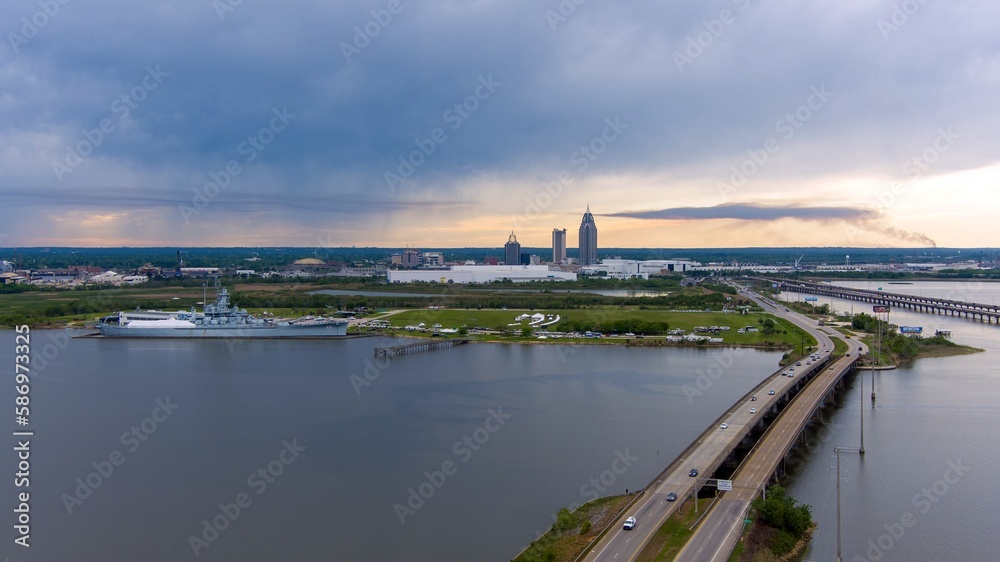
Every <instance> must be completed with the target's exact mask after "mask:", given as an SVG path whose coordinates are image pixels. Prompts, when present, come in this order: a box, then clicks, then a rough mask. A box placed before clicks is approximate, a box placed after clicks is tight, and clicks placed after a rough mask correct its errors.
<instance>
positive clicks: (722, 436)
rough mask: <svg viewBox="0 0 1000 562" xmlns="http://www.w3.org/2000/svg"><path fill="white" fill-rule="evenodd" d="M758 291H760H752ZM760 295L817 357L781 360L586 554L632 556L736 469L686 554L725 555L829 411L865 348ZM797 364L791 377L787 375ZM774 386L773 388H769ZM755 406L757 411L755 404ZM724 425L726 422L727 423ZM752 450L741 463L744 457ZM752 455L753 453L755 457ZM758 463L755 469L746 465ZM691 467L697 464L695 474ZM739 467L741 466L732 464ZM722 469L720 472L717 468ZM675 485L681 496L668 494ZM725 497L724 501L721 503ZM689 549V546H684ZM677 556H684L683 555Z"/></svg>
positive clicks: (614, 557) (592, 556)
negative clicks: (809, 342) (842, 346)
mask: <svg viewBox="0 0 1000 562" xmlns="http://www.w3.org/2000/svg"><path fill="white" fill-rule="evenodd" d="M751 296H752V297H754V298H755V299H758V297H757V296H756V295H751ZM758 302H759V303H760V304H761V306H763V307H764V308H765V310H767V309H768V308H770V309H772V310H773V313H774V314H776V315H778V316H780V317H782V318H786V319H788V320H790V321H792V322H794V323H796V324H797V325H799V326H800V327H802V328H803V329H804V330H806V331H807V332H809V333H810V334H812V335H813V336H814V337H816V340H817V342H818V344H819V348H820V349H821V350H822V349H823V348H826V349H827V350H828V351H827V352H825V353H824V352H823V351H820V352H819V353H820V358H819V360H818V361H809V364H806V363H807V360H806V359H803V360H802V362H801V363H802V365H794V366H790V367H786V368H783V369H781V370H779V371H777V372H775V373H774V374H772V375H771V376H770V377H768V378H767V379H766V380H764V381H763V382H761V383H760V384H759V385H757V386H756V387H755V388H754V389H753V390H751V391H750V392H748V393H747V394H746V395H745V396H743V397H742V398H741V399H740V400H738V401H737V402H736V404H734V405H733V407H732V408H730V409H729V410H728V411H727V412H725V413H724V414H723V415H722V416H720V417H719V418H718V419H717V420H716V421H715V422H714V423H713V424H712V425H711V426H710V427H708V428H707V429H706V430H705V431H704V432H703V433H702V434H701V435H700V436H699V437H698V438H697V439H696V440H695V441H694V442H693V443H692V444H691V445H690V446H689V447H688V448H687V449H685V450H684V451H683V452H682V453H681V454H680V455H679V456H678V458H677V459H675V460H674V462H672V463H671V464H670V465H669V466H668V467H667V468H666V470H664V471H663V472H662V473H661V474H660V475H659V476H657V477H656V479H655V480H654V481H653V482H651V483H650V484H649V486H647V487H646V489H645V490H643V492H642V497H641V498H640V499H639V500H637V501H636V503H635V504H634V505H633V506H632V507H631V508H630V509H629V510H627V512H625V513H623V514H622V516H621V518H620V519H621V520H620V521H616V522H615V523H613V524H612V526H611V527H610V528H609V529H608V531H607V533H606V534H604V535H603V536H601V537H600V538H599V539H598V540H597V541H595V544H592V545H591V547H590V548H589V549H588V551H587V553H586V554H585V555H584V556H582V557H581V558H582V559H583V560H586V561H598V560H614V561H615V562H618V561H632V560H636V559H637V558H638V557H639V554H640V553H641V552H642V549H643V548H644V546H645V545H646V544H647V543H648V542H649V540H650V539H651V538H652V536H653V535H654V534H655V532H656V531H657V530H658V529H659V528H660V526H661V525H663V523H664V522H665V521H666V519H667V518H668V517H669V516H670V515H671V514H672V513H674V511H676V509H677V508H678V507H679V505H680V504H682V503H683V502H684V501H688V498H693V496H694V494H696V493H697V492H698V491H699V490H700V489H701V488H703V487H705V486H706V484H708V483H710V482H717V479H716V478H713V477H714V476H722V475H726V474H733V475H732V476H731V477H730V478H731V479H732V481H733V491H731V492H724V493H723V495H722V497H721V499H720V501H719V502H717V504H716V507H713V508H712V510H711V511H710V512H709V513H708V514H707V515H706V518H705V519H704V520H703V521H702V522H701V523H700V524H699V526H698V529H697V531H696V533H695V535H694V536H693V537H692V538H691V541H689V543H688V546H687V547H685V551H682V553H681V555H683V556H685V558H683V559H687V560H697V561H699V562H701V561H704V560H725V559H726V558H727V557H728V555H729V551H730V548H731V546H732V544H734V542H733V540H732V537H735V538H736V539H738V538H739V531H740V530H741V528H734V521H738V522H742V521H743V516H744V514H745V513H746V511H747V510H748V509H749V506H750V501H751V500H752V499H753V498H754V497H755V496H756V495H757V494H759V493H760V492H761V490H763V488H764V487H765V486H766V485H767V484H768V483H769V482H770V481H771V480H772V479H773V478H777V477H779V476H780V475H781V474H783V472H784V462H785V458H786V456H787V455H788V453H789V451H790V450H791V449H792V448H793V446H794V445H795V443H796V442H797V441H799V440H801V439H802V438H803V436H804V435H805V433H804V432H805V429H806V427H807V426H808V424H809V423H810V422H811V421H812V420H813V419H817V418H821V417H822V415H823V410H822V407H823V405H824V404H827V403H829V402H831V401H832V399H833V398H834V395H835V394H834V393H835V391H836V390H837V388H838V387H839V386H843V384H844V383H843V379H844V376H845V375H846V374H848V373H850V372H852V371H853V370H854V368H855V366H856V365H857V361H858V359H859V357H858V353H859V351H861V350H862V349H863V346H861V347H859V346H858V344H856V343H853V342H848V346H849V350H848V352H847V353H846V355H845V356H843V357H839V358H834V357H833V354H832V350H833V347H834V346H833V341H832V339H831V336H833V337H837V338H840V335H839V334H834V333H831V332H827V331H825V329H822V328H819V327H817V326H816V325H815V323H814V322H811V321H810V320H809V319H807V318H805V317H804V316H801V315H799V314H797V313H795V312H790V311H784V309H783V307H780V308H779V307H777V306H776V305H773V304H769V303H767V302H764V301H762V300H758ZM791 369H794V371H793V375H794V376H792V377H787V376H785V375H784V373H785V372H787V371H789V370H791ZM771 391H774V394H771ZM751 408H753V409H754V411H753V412H751V411H750V409H751ZM723 423H725V424H726V427H725V428H723V427H722V424H723ZM747 451H750V453H749V455H750V456H747V457H746V458H745V459H744V460H743V462H742V463H740V462H739V459H740V458H742V457H743V455H745V454H746V453H747ZM751 457H752V458H751ZM747 467H752V470H749V471H748V470H747ZM691 469H698V474H697V475H696V476H690V475H689V471H690V470H691ZM734 470H735V472H734ZM716 473H718V474H716ZM670 493H674V494H676V496H677V501H671V500H669V499H668V498H667V496H668V494H670ZM720 505H724V508H722V509H720V508H719V507H718V506H720ZM627 516H635V517H636V518H637V520H638V525H637V526H636V527H635V529H633V530H631V531H626V530H623V529H622V522H623V520H624V518H625V517H627ZM685 552H686V553H685ZM677 560H682V558H681V557H680V555H679V557H678V558H677Z"/></svg>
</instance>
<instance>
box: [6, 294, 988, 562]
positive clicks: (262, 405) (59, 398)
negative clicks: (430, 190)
mask: <svg viewBox="0 0 1000 562" xmlns="http://www.w3.org/2000/svg"><path fill="white" fill-rule="evenodd" d="M892 287H893V290H900V289H902V288H907V287H909V288H910V289H912V290H918V289H919V287H916V286H907V285H893V286H892ZM886 290H888V289H886ZM926 290H932V291H933V290H945V291H957V290H959V288H957V286H954V285H952V286H947V287H943V288H934V287H932V288H928V289H926ZM961 290H969V291H970V292H972V291H978V293H976V294H978V295H979V297H978V299H979V300H980V301H981V302H989V301H988V300H985V299H987V298H992V297H993V296H1000V291H998V292H996V293H994V292H993V291H994V290H993V286H986V287H980V288H975V287H973V286H971V285H970V286H968V287H967V288H963V289H961ZM900 292H902V291H901V290H900ZM821 302H829V299H824V300H823V301H821ZM833 304H834V306H835V307H837V308H838V309H841V310H849V309H850V307H851V306H852V303H851V302H850V301H836V300H835V301H834V303H833ZM854 306H856V307H858V310H861V309H862V308H863V307H865V306H867V305H864V304H862V303H854ZM891 319H892V321H893V322H894V323H902V324H905V325H922V326H924V329H925V331H931V332H933V330H934V329H950V330H952V332H953V334H954V336H953V339H955V340H956V341H959V342H961V343H968V344H970V345H974V346H977V347H981V348H984V349H987V350H988V351H987V352H986V353H982V354H978V355H973V356H963V357H953V358H944V359H925V360H920V361H918V362H916V363H915V364H914V365H913V366H911V367H907V368H905V369H900V370H896V371H886V372H880V373H878V374H876V376H875V382H876V388H877V390H878V397H879V398H878V403H877V407H876V408H875V409H874V410H872V409H871V406H870V402H869V400H868V394H869V393H870V389H869V388H868V387H869V386H870V375H869V374H867V373H866V374H865V387H866V389H865V397H864V400H863V401H862V400H861V396H860V394H859V392H858V388H857V387H856V386H855V387H854V391H852V392H850V394H849V395H848V397H847V398H846V399H845V401H844V404H843V405H842V407H841V408H840V409H839V410H837V411H835V412H834V413H833V415H832V416H830V418H829V419H828V424H827V425H826V426H825V427H824V428H823V431H822V432H821V433H820V437H821V439H819V440H818V444H816V445H815V446H814V447H812V448H811V449H810V450H809V451H808V452H803V453H799V454H797V456H796V457H794V458H793V459H792V461H793V462H791V463H790V464H792V465H794V466H795V467H796V468H795V469H793V477H792V478H791V479H790V480H789V487H790V489H791V492H792V494H793V495H794V496H795V497H797V498H798V499H800V500H801V501H804V502H806V503H809V504H811V505H813V506H814V507H813V513H814V516H815V518H816V519H817V521H819V523H820V528H819V530H818V532H817V534H816V536H815V538H814V542H813V546H812V550H811V552H810V554H809V559H811V560H830V559H832V558H833V556H834V553H835V551H836V546H835V545H836V543H835V541H836V535H835V530H836V519H835V513H836V507H835V506H836V503H835V501H836V497H835V494H834V491H835V480H834V471H835V457H834V455H833V447H835V446H847V447H851V446H856V445H857V441H858V414H859V413H860V411H861V410H860V407H863V408H864V413H865V416H866V419H865V446H866V449H867V454H866V455H865V457H864V460H863V461H860V460H859V458H858V457H857V456H856V455H852V454H845V455H844V456H843V459H842V461H843V465H842V471H843V511H844V529H843V545H844V546H843V551H844V554H845V560H856V559H855V558H854V556H859V557H860V558H859V559H860V560H867V559H868V558H869V557H868V551H869V549H870V543H869V542H868V541H869V540H871V541H873V542H872V543H871V544H875V545H876V548H878V550H877V551H876V550H871V551H870V552H871V554H872V559H875V557H876V556H877V557H880V558H881V560H901V561H913V560H993V559H995V553H996V552H998V551H1000V539H998V538H997V534H996V533H994V532H992V525H991V523H992V520H993V514H994V511H995V510H994V509H993V504H992V502H991V501H990V499H991V498H992V497H994V496H996V495H997V490H998V485H997V484H996V483H995V482H994V479H993V475H992V469H993V467H996V466H998V465H1000V454H998V452H997V450H996V447H995V444H996V442H997V441H996V438H995V435H994V434H995V429H994V428H995V427H997V425H998V424H1000V384H998V382H1000V381H998V378H1000V374H998V373H997V372H996V369H995V367H994V365H995V363H996V358H997V354H998V353H1000V327H997V326H996V325H993V326H987V325H984V324H979V323H976V322H971V321H967V320H963V319H958V318H950V317H943V316H930V315H921V314H917V313H910V312H907V311H896V310H894V311H893V312H892V318H891ZM64 334H65V332H62V331H56V332H44V331H35V332H33V335H34V340H33V342H32V343H33V348H34V350H35V359H34V368H35V371H36V374H35V375H34V378H33V383H32V394H31V397H32V418H31V420H32V421H31V426H30V427H31V428H32V429H34V430H35V432H36V435H35V436H34V438H33V439H32V457H31V460H32V467H31V473H32V474H31V479H32V486H31V492H32V499H31V509H32V535H31V540H32V548H31V549H30V551H26V550H25V549H21V548H20V547H14V546H12V541H13V537H14V534H13V532H12V530H11V527H10V526H11V524H12V523H11V522H12V515H13V514H12V511H11V510H12V509H13V506H14V493H15V491H14V488H13V485H12V481H13V479H12V478H10V477H8V479H7V484H6V485H5V486H4V487H3V488H2V489H3V490H4V494H3V498H4V500H3V501H4V502H6V505H8V507H7V508H5V509H6V511H5V512H6V513H7V515H5V516H4V518H3V519H2V521H3V522H4V524H5V526H6V528H7V529H8V531H7V532H6V533H7V538H5V539H4V547H3V549H2V551H0V552H2V553H3V555H4V556H8V557H9V559H10V560H11V561H21V560H45V561H48V560H156V561H158V560H185V559H193V558H194V557H195V556H194V551H193V549H192V547H191V546H190V544H189V536H191V535H197V536H201V535H202V533H203V531H204V523H203V521H204V520H212V519H217V521H218V523H219V525H220V526H222V527H225V528H224V530H222V531H220V532H218V536H217V537H216V536H215V535H214V531H213V532H212V533H210V534H209V535H208V536H209V538H212V539H213V540H212V541H211V542H208V543H207V544H208V546H203V547H201V549H200V551H199V554H200V556H199V557H198V559H199V560H508V559H510V558H511V557H513V556H514V555H515V554H516V553H517V552H518V551H519V550H520V549H521V547H522V546H524V545H525V544H527V543H528V542H529V541H530V540H532V539H533V538H534V537H535V536H536V534H537V532H538V531H541V530H543V529H545V528H547V527H548V526H549V524H550V523H551V513H552V512H554V511H555V510H557V509H558V508H559V507H561V506H566V505H569V504H574V503H579V502H582V501H585V500H587V499H589V498H590V497H592V496H594V495H596V494H597V491H596V489H595V487H594V486H592V485H591V484H590V481H591V479H597V480H596V481H597V483H598V485H600V486H602V487H603V485H602V484H600V478H601V477H602V473H603V476H604V478H605V482H607V483H608V487H607V490H608V492H609V493H611V492H622V491H624V490H625V488H629V489H634V488H637V487H640V486H643V485H645V484H646V483H648V481H649V480H650V479H651V478H652V477H653V476H654V475H655V474H656V473H658V472H659V471H660V470H661V469H662V468H663V467H664V466H665V465H666V463H667V462H669V461H670V460H672V459H673V458H674V457H675V456H676V455H677V454H678V453H679V452H680V451H681V450H682V449H683V448H684V447H685V446H686V445H687V444H688V442H689V441H690V440H691V439H692V438H693V437H694V436H695V435H697V434H698V433H699V432H700V431H701V430H702V429H703V428H704V427H706V426H707V425H708V424H710V423H711V422H712V421H713V420H714V419H715V418H716V417H717V416H718V415H719V414H721V413H722V412H723V411H724V410H725V409H726V408H727V407H728V406H730V405H731V404H732V403H733V401H734V400H736V399H737V398H738V397H739V396H741V395H742V394H743V393H744V392H746V390H748V389H749V388H750V387H752V386H753V385H754V383H755V382H756V381H758V380H760V379H761V378H762V377H764V376H765V375H766V374H768V373H770V372H771V371H772V370H773V369H774V367H775V366H776V363H777V360H778V358H779V355H778V354H777V353H763V352H755V351H742V352H737V353H738V354H739V355H738V357H736V365H735V366H733V367H726V366H727V365H730V364H731V361H730V360H732V359H733V353H734V352H733V351H732V350H729V351H719V350H713V351H708V350H700V349H661V350H646V349H627V348H618V347H609V346H542V345H526V346H515V345H491V344H482V345H471V346H464V347H459V348H454V349H450V350H444V351H439V352H434V353H426V354H419V355H413V356H408V357H403V358H398V359H395V360H394V361H393V362H391V363H390V364H389V365H388V366H384V368H379V366H377V365H375V364H374V363H372V362H371V361H372V348H373V347H374V346H376V345H385V344H388V343H390V340H375V339H360V340H344V341H337V342H288V341H257V342H251V341H244V342H241V343H240V342H237V343H234V344H232V345H227V343H226V342H209V341H168V340H159V341H128V340H103V341H102V340H67V339H65V338H64ZM13 345H14V334H13V332H10V331H3V332H0V364H3V365H12V364H13V361H12V356H13ZM46 358H48V359H46ZM366 370H367V373H368V376H369V377H370V378H371V379H373V380H370V381H369V380H367V379H364V378H360V379H355V382H354V383H352V380H351V375H357V376H358V377H364V375H365V372H366ZM708 373H711V374H715V375H718V376H717V380H716V381H715V382H714V383H712V384H711V385H710V386H708V387H707V388H706V389H705V390H704V392H703V394H701V395H698V396H691V397H690V398H691V399H690V401H689V399H688V397H686V396H685V390H684V389H685V385H687V388H688V389H689V391H690V390H691V389H694V388H696V384H697V379H698V376H699V375H700V374H708ZM10 379H11V377H7V380H8V382H7V383H6V384H3V385H0V401H2V403H3V404H6V406H4V407H3V408H0V410H2V411H3V412H6V415H7V416H8V421H7V423H8V426H7V427H8V428H9V431H12V430H13V429H14V427H15V426H14V424H13V420H12V419H10V418H13V412H12V407H11V404H12V403H13V383H12V382H11V380H10ZM358 380H365V382H370V383H371V384H370V385H367V386H358V387H357V388H359V389H360V394H359V393H358V392H357V391H356V386H355V385H356V384H358V383H357V381H358ZM705 380H709V379H702V381H703V382H704V381H705ZM689 393H690V392H689ZM167 398H169V403H170V404H176V405H177V409H176V411H174V412H173V413H171V414H170V415H169V416H166V417H164V415H163V414H162V412H161V411H159V410H156V411H155V412H154V410H155V408H156V407H157V403H156V400H157V399H160V400H161V401H163V400H166V399H167ZM490 410H493V412H495V413H496V414H497V415H496V416H494V417H493V418H492V420H491V421H487V420H488V418H490V417H491V414H490ZM154 414H155V415H156V416H158V417H160V419H161V420H162V421H160V422H158V423H156V424H155V425H154V422H153V420H152V419H149V420H148V421H144V420H147V418H151V416H153V415H154ZM508 416H509V417H508ZM497 419H499V420H502V421H503V424H502V425H500V424H499V422H498V421H497ZM144 424H145V425H144ZM133 426H135V427H136V428H137V429H136V431H137V432H138V435H140V436H142V437H143V438H144V439H145V440H143V441H139V440H138V437H133V436H131V435H129V434H128V432H129V431H130V428H132V427H133ZM491 429H492V430H494V431H490V430H491ZM147 430H148V431H147ZM123 434H124V435H123ZM465 437H468V438H469V439H470V441H469V445H466V444H464V443H463V441H462V440H463V438H465ZM123 439H124V440H123ZM477 439H478V442H477ZM284 442H288V443H290V444H291V443H294V444H296V445H298V446H299V447H300V448H301V447H304V448H305V450H303V451H300V452H299V456H298V457H294V456H292V455H291V453H288V452H286V453H282V450H283V449H284V448H285V445H283V443H284ZM8 443H9V444H10V445H9V447H7V448H6V449H7V451H8V452H7V453H5V454H2V455H0V471H3V473H5V474H8V475H11V476H12V475H13V474H14V472H15V457H14V453H13V451H12V450H11V449H12V447H13V445H14V442H13V437H8ZM456 444H457V445H456ZM473 447H476V450H473ZM116 451H117V455H120V456H114V458H115V460H118V461H119V462H120V464H119V465H118V466H113V472H111V474H110V475H109V476H107V477H103V476H100V474H97V469H95V468H94V467H93V465H92V463H98V467H100V468H101V469H103V470H104V471H105V472H107V465H108V462H107V461H108V459H109V458H111V457H112V455H114V454H115V452H116ZM617 453H622V454H623V455H625V454H627V455H628V457H630V458H635V460H632V461H630V463H631V466H629V468H628V469H627V470H626V471H625V472H624V473H623V474H621V475H613V473H612V472H609V470H610V469H611V468H612V466H613V463H614V461H615V458H616V454H617ZM282 457H284V459H285V461H286V462H287V461H290V462H289V463H288V464H283V463H282V462H281V459H282ZM122 461H123V462H122ZM949 462H951V463H953V464H955V465H956V466H959V467H961V468H962V469H963V470H962V474H961V475H960V476H957V475H956V473H953V472H952V473H946V471H947V470H948V469H949ZM446 463H451V464H446ZM269 466H270V467H271V469H272V471H273V472H272V473H271V474H277V476H271V474H268V473H267V467H269ZM619 466H620V465H619ZM966 466H967V467H969V468H968V470H967V471H965V470H964V467H966ZM260 468H263V469H264V470H265V474H266V475H267V478H268V479H270V482H268V481H265V480H264V479H263V478H260V477H254V479H252V480H250V481H248V478H249V477H250V476H251V475H253V474H254V473H255V472H256V471H257V470H258V469H260ZM443 468H447V469H448V470H447V471H448V472H449V474H445V473H444V472H442V469H443ZM425 472H426V473H429V474H430V476H429V478H430V480H431V481H432V482H428V476H425ZM438 472H440V474H438ZM946 477H947V478H948V479H949V480H951V481H952V482H951V483H946V482H945V481H944V479H945V478H946ZM77 478H79V479H81V481H86V480H87V479H88V478H90V480H91V482H92V483H94V484H98V485H99V487H97V488H96V489H93V490H91V491H90V495H89V497H85V498H83V499H82V500H72V499H70V500H67V498H71V497H72V496H71V495H73V494H76V493H80V495H81V496H85V495H86V492H87V491H88V490H87V489H83V488H81V489H80V490H77V488H78V487H79V484H78V483H77V482H76V479H77ZM612 479H613V482H612V481H611V480H612ZM939 480H940V481H941V482H938V481H939ZM434 483H437V484H438V485H439V486H438V487H434ZM421 484H424V487H423V491H424V492H426V493H427V495H429V496H430V497H429V499H426V500H424V501H423V504H422V505H419V504H417V503H416V502H415V505H416V506H417V507H415V508H414V509H413V513H405V512H404V513H403V516H404V523H403V524H400V520H399V516H398V515H397V512H396V511H395V510H394V505H395V504H397V503H398V504H400V505H405V504H406V502H407V496H408V489H409V488H414V489H418V488H420V487H421ZM432 488H433V490H432V493H430V492H431V489H432ZM924 489H927V490H928V492H927V493H928V494H929V497H930V498H932V499H933V500H934V502H933V503H932V502H931V499H922V498H921V497H919V496H918V495H919V494H923V493H924V492H923V490H924ZM258 492H260V493H258ZM239 494H246V496H245V497H244V498H243V499H244V505H246V507H242V508H241V509H240V513H239V515H237V516H235V517H233V518H227V517H226V516H225V515H223V512H222V511H220V507H219V505H220V504H231V503H233V502H235V501H236V500H237V498H238V497H239ZM915 496H918V497H916V498H915ZM247 499H248V500H249V502H250V503H249V504H248V505H247V504H246V500H247ZM65 501H70V502H71V503H72V505H71V507H72V509H73V512H72V514H70V513H68V512H67V508H66V506H65V503H64V502H65ZM915 502H916V503H915ZM227 509H228V510H229V511H230V513H234V514H235V511H234V510H233V508H231V507H229V508H227ZM903 522H905V523H909V524H911V526H908V527H907V526H903ZM887 526H888V527H887ZM900 529H902V532H900ZM890 533H894V534H895V536H896V537H898V538H894V537H893V536H892V534H890ZM883 535H884V536H883ZM880 543H881V544H880ZM886 547H888V548H886Z"/></svg>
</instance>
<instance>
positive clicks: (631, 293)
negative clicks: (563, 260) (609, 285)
mask: <svg viewBox="0 0 1000 562" xmlns="http://www.w3.org/2000/svg"><path fill="white" fill-rule="evenodd" d="M544 291H546V292H549V293H582V294H588V295H602V296H605V297H665V296H667V295H669V294H671V291H657V290H654V289H544ZM504 292H505V293H541V292H543V289H505V290H504Z"/></svg>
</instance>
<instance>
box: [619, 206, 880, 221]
mask: <svg viewBox="0 0 1000 562" xmlns="http://www.w3.org/2000/svg"><path fill="white" fill-rule="evenodd" d="M606 216H611V217H628V218H633V219H660V220H705V219H737V220H746V221H772V220H778V219H799V220H844V221H857V220H870V219H874V218H876V217H877V216H878V214H877V213H876V212H874V211H870V210H867V209H855V208H851V207H798V206H772V205H756V204H752V203H734V204H729V205H716V206H714V207H678V208H675V209H660V210H655V211H635V212H625V213H611V214H608V215H606Z"/></svg>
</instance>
